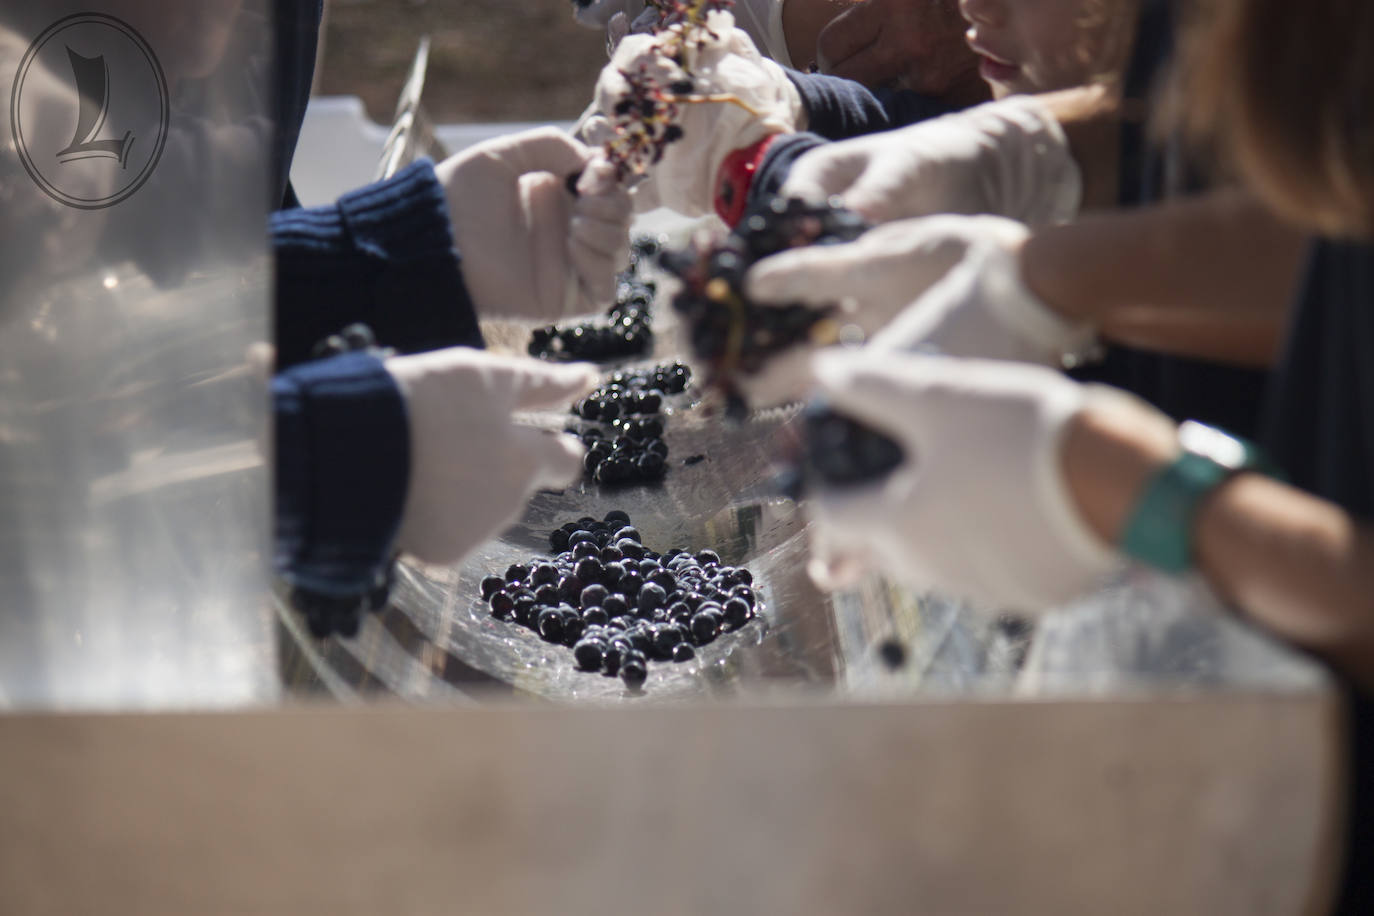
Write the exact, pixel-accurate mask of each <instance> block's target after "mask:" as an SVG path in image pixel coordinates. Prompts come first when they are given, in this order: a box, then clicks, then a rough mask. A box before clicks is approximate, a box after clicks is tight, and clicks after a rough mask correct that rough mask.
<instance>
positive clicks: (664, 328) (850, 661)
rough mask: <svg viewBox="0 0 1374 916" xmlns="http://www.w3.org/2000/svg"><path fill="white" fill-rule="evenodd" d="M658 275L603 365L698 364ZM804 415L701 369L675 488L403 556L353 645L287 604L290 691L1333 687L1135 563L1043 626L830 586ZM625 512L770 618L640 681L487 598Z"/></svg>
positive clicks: (503, 343) (548, 419)
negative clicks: (745, 412)
mask: <svg viewBox="0 0 1374 916" xmlns="http://www.w3.org/2000/svg"><path fill="white" fill-rule="evenodd" d="M659 212H660V218H659V219H657V220H656V219H655V218H654V214H650V215H649V216H648V217H647V218H645V217H641V222H640V223H639V225H638V230H639V231H640V232H646V233H652V234H657V235H659V237H660V239H669V240H670V241H669V242H668V244H675V245H681V244H684V243H685V242H686V240H687V239H688V238H690V237H691V235H692V234H693V233H694V232H696V231H697V230H699V229H700V228H701V226H702V224H701V223H699V222H698V223H684V222H682V221H681V220H679V219H678V218H676V217H669V218H666V219H665V218H661V213H662V211H659ZM647 278H651V279H656V280H658V281H659V283H660V294H659V297H658V300H659V301H658V302H657V303H656V305H655V309H654V325H653V326H654V332H655V338H656V345H655V351H656V353H655V357H654V358H653V359H647V360H635V361H631V362H629V363H623V364H615V365H607V366H605V367H604V369H605V374H610V373H611V372H613V371H614V370H615V369H617V368H622V367H624V366H640V365H653V364H655V363H661V362H670V361H672V360H673V359H675V358H680V354H679V353H678V352H677V351H678V348H677V347H676V346H675V343H676V340H675V338H676V336H677V328H676V327H675V319H674V314H673V311H672V308H671V307H670V305H669V304H668V302H667V296H666V295H664V292H665V287H664V277H663V275H661V274H659V275H657V276H654V272H653V271H649V272H648V275H647ZM576 320H577V319H568V321H567V322H565V323H571V322H574V321H576ZM484 330H485V332H486V337H487V340H488V344H489V345H490V346H491V347H492V348H493V349H498V350H509V351H512V352H518V353H523V352H524V348H525V344H526V342H527V341H528V335H529V329H528V328H525V327H523V326H519V325H494V326H490V327H486V328H485V329H484ZM698 381H699V380H698ZM798 413H799V411H798V409H797V408H795V407H793V408H778V409H773V410H764V411H755V412H754V413H753V414H752V415H751V416H750V417H749V418H748V419H747V420H746V421H745V422H742V423H740V422H732V421H729V420H727V419H726V418H725V417H724V416H723V414H722V411H721V409H720V406H719V405H718V404H717V403H715V402H713V401H712V400H710V399H705V400H703V398H702V396H701V391H700V389H699V388H698V387H697V384H696V383H694V385H693V387H692V388H691V389H689V390H688V392H687V393H685V394H683V395H676V396H671V397H669V398H668V399H667V400H666V401H665V407H664V414H665V418H666V424H665V425H666V432H665V439H666V441H667V443H668V447H669V459H668V464H669V468H670V470H669V473H668V475H667V477H666V478H665V479H664V481H663V482H662V483H661V484H658V485H654V486H631V487H624V488H618V489H603V488H602V487H599V486H597V485H596V484H592V483H582V484H579V485H577V486H574V487H572V488H569V489H567V490H563V491H560V492H541V493H539V494H536V496H535V497H534V498H533V500H531V502H530V504H529V505H528V506H527V507H526V509H525V512H524V514H523V516H522V517H521V519H520V520H519V521H518V522H517V523H516V524H515V525H514V526H513V527H512V528H510V530H508V531H506V532H504V533H503V534H502V535H500V536H499V537H497V538H495V539H493V540H491V541H489V542H487V543H486V544H484V545H482V546H481V547H480V548H479V549H478V550H476V551H475V552H474V553H473V554H472V555H471V556H469V557H468V558H467V559H466V560H465V561H464V562H463V563H461V564H459V565H455V566H449V567H435V566H429V565H423V564H417V563H415V562H413V561H403V563H402V564H401V569H400V576H399V581H398V584H397V587H396V589H395V591H394V593H393V595H392V600H391V603H390V605H389V606H388V607H387V608H386V609H385V610H384V611H383V612H382V613H381V614H379V615H376V616H371V617H369V618H367V619H366V620H364V621H363V626H362V629H361V632H360V633H359V635H358V636H357V637H356V638H354V639H351V640H350V639H338V638H330V639H328V640H324V641H318V640H314V639H311V638H310V637H309V636H308V635H306V633H305V631H304V629H303V627H302V626H301V624H300V621H299V620H298V619H297V618H295V617H294V616H293V615H292V614H291V613H290V612H289V611H286V610H285V609H284V608H282V607H281V606H280V605H278V612H279V618H280V620H281V626H282V633H283V638H282V641H281V644H282V647H283V656H282V675H283V678H284V680H285V682H286V684H287V686H288V687H290V688H293V689H295V690H298V691H319V690H325V691H328V692H330V693H332V694H333V695H335V696H342V697H356V696H360V695H370V694H374V693H384V694H395V695H399V696H402V697H407V698H412V699H436V700H454V699H461V698H464V697H466V696H468V695H469V693H470V692H472V691H481V692H490V691H492V690H493V689H494V690H498V691H499V690H512V691H518V692H521V693H523V694H528V695H534V696H539V697H545V698H549V699H554V700H572V701H591V702H615V701H620V700H633V701H643V700H646V699H650V700H652V699H688V698H694V697H696V698H700V697H709V696H718V695H729V694H734V693H751V694H753V693H758V692H763V691H771V690H774V689H803V690H807V691H810V692H816V691H822V692H824V691H832V692H837V693H841V694H844V695H849V696H855V697H903V696H911V695H913V694H924V695H941V696H949V695H965V694H980V695H986V694H1007V693H1013V692H1014V693H1017V694H1021V695H1044V694H1065V693H1070V694H1082V693H1092V694H1099V695H1100V694H1110V693H1114V692H1126V691H1137V690H1140V689H1161V688H1163V689H1174V688H1189V689H1220V688H1227V689H1235V688H1247V689H1252V688H1264V689H1279V690H1284V689H1307V688H1311V687H1313V686H1315V685H1318V684H1320V683H1321V682H1322V677H1323V675H1322V673H1321V671H1320V669H1319V668H1318V667H1317V666H1316V665H1314V664H1313V663H1312V662H1310V661H1309V660H1307V659H1306V658H1304V657H1301V656H1299V655H1297V654H1296V653H1294V652H1292V651H1290V650H1288V649H1286V648H1284V647H1282V646H1280V645H1278V644H1276V643H1274V642H1273V641H1271V640H1269V639H1267V638H1265V637H1263V636H1261V635H1259V634H1257V633H1256V632H1254V631H1252V630H1251V629H1249V628H1248V627H1246V626H1244V625H1242V624H1240V623H1238V622H1236V620H1235V619H1234V618H1233V617H1232V616H1230V615H1228V614H1227V613H1226V611H1225V609H1224V608H1222V607H1221V606H1220V604H1219V603H1218V602H1217V601H1216V599H1215V598H1214V597H1213V596H1212V595H1211V594H1210V593H1209V592H1208V591H1207V589H1206V587H1205V586H1203V585H1201V584H1200V583H1198V582H1196V581H1192V580H1182V581H1179V580H1174V579H1170V578H1168V577H1164V576H1159V575H1155V574H1152V573H1149V572H1147V571H1144V570H1141V569H1136V568H1131V569H1127V570H1125V571H1123V573H1122V574H1121V575H1120V576H1119V577H1117V578H1116V579H1115V580H1114V581H1112V582H1111V583H1109V584H1108V586H1107V587H1106V588H1104V589H1103V590H1102V591H1101V592H1099V593H1097V594H1094V595H1090V596H1088V597H1086V598H1084V599H1083V600H1081V601H1079V602H1076V603H1074V604H1073V605H1071V606H1068V607H1065V608H1063V609H1058V610H1055V611H1052V612H1050V613H1048V614H1045V615H1043V616H1041V617H1039V618H1037V619H1036V620H1034V621H1032V620H1026V619H1019V618H1015V617H1010V616H1007V615H1000V614H998V613H996V612H992V611H988V610H987V609H978V608H974V607H972V606H970V605H968V604H966V603H964V602H960V601H955V600H950V599H949V598H946V597H943V596H940V595H935V594H920V593H916V592H913V591H912V590H910V589H908V588H905V587H903V586H901V585H899V584H896V583H894V582H891V581H889V580H887V579H885V578H882V577H879V576H871V577H869V578H868V579H867V580H865V581H863V582H861V583H860V584H859V585H858V586H856V587H855V588H852V589H849V590H846V591H842V592H837V593H834V594H830V595H827V594H823V593H821V592H820V591H818V590H817V589H816V588H815V587H814V586H813V585H812V583H811V581H810V580H809V578H808V577H807V575H806V561H807V533H806V518H805V514H804V512H803V511H802V510H801V508H800V507H799V506H798V505H797V504H795V503H793V502H792V501H790V500H788V499H785V498H783V497H782V496H780V495H778V493H777V490H776V488H775V487H774V485H773V476H774V473H775V470H776V469H775V467H774V460H775V458H776V457H777V456H778V455H779V454H780V453H786V452H787V450H788V448H789V446H795V437H796V436H797V428H798V427H799V425H800V424H799V422H798ZM523 419H524V420H525V421H526V422H529V423H531V424H534V425H538V426H541V427H544V428H547V429H550V430H559V429H564V428H570V427H574V426H577V425H579V424H580V421H578V420H577V419H576V418H575V417H573V416H572V414H571V413H569V412H566V411H563V412H560V411H546V412H542V413H533V414H529V415H526V416H525V417H524V418H523ZM697 456H700V459H699V460H694V461H693V463H691V464H685V463H684V462H685V460H687V459H696V458H697ZM611 509H622V510H624V511H625V512H628V513H629V515H630V517H631V519H632V520H633V521H634V524H635V526H636V527H637V528H639V530H640V531H641V533H642V534H643V535H644V541H645V543H646V544H647V545H648V546H649V547H651V548H653V549H654V550H658V551H660V552H662V551H665V550H668V549H671V548H674V547H683V548H687V549H690V550H702V549H706V548H710V549H712V550H715V551H716V552H717V553H719V554H720V556H721V559H722V561H723V562H725V563H729V564H732V565H736V566H745V567H748V568H749V570H750V571H751V572H752V573H753V574H754V587H755V591H756V592H757V594H758V595H759V597H760V599H761V601H762V603H761V605H760V611H759V615H758V617H757V618H756V619H755V620H753V621H750V622H749V623H748V624H747V625H746V626H745V627H743V628H742V629H741V630H739V631H737V632H735V633H727V634H724V635H722V636H721V637H720V638H719V639H717V640H716V641H715V642H713V643H711V644H710V645H708V646H705V647H703V648H701V649H699V650H698V653H697V657H696V658H694V659H693V660H691V661H689V662H684V663H680V664H675V663H672V662H651V663H650V664H649V678H648V680H647V681H646V682H645V684H644V686H643V688H642V689H640V690H629V689H627V688H626V687H625V686H624V685H623V684H622V683H621V681H620V680H619V679H618V678H607V677H602V676H601V675H598V674H593V673H588V672H582V671H578V670H576V668H575V665H574V662H573V658H572V650H571V649H568V648H566V647H563V646H559V645H554V644H550V643H545V642H544V641H542V640H541V639H540V638H539V637H538V636H537V635H535V634H534V633H533V632H531V631H530V630H527V629H525V628H524V627H520V626H517V625H515V624H513V623H506V622H502V621H498V620H496V619H494V618H493V617H491V615H490V613H489V612H488V609H487V606H486V603H485V602H483V601H482V600H481V596H480V594H479V583H480V582H481V580H482V577H483V576H486V575H489V574H491V573H498V574H499V573H501V572H503V571H504V570H505V568H506V567H507V566H508V565H509V564H511V563H513V562H515V561H517V560H519V561H524V560H526V559H528V558H529V557H530V556H532V555H535V554H547V553H548V551H549V545H548V540H547V538H548V534H549V532H550V531H552V530H553V529H554V528H557V527H558V526H559V525H561V524H563V523H564V522H567V521H573V520H576V519H577V518H580V517H582V516H586V515H590V516H595V517H596V518H601V517H602V516H604V515H605V513H606V512H608V511H610V510H611ZM889 640H896V641H898V642H899V643H900V644H901V645H902V647H903V649H904V656H905V659H904V663H903V664H901V665H900V666H899V667H895V668H894V667H892V666H891V665H890V664H888V663H886V662H885V661H884V660H883V658H882V653H881V652H880V651H879V646H880V645H881V644H882V643H883V642H884V641H889Z"/></svg>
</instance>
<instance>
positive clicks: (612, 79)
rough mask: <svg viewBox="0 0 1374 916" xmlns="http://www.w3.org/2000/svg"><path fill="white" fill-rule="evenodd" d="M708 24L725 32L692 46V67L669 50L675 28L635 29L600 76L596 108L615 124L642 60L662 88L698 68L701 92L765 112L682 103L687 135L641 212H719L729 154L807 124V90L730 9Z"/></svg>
mask: <svg viewBox="0 0 1374 916" xmlns="http://www.w3.org/2000/svg"><path fill="white" fill-rule="evenodd" d="M707 22H708V25H709V26H710V28H711V30H712V31H713V32H714V33H715V34H716V35H717V36H719V37H718V38H716V39H712V40H708V41H707V42H706V43H705V44H703V45H700V46H698V45H691V46H689V47H688V49H687V51H686V57H687V59H686V60H685V61H684V64H685V69H684V67H683V66H679V65H678V64H677V63H675V62H673V61H672V60H670V59H669V58H668V56H667V55H666V54H664V53H663V50H662V49H663V47H664V44H665V35H667V34H668V33H667V32H664V33H660V34H657V35H630V36H628V37H626V38H625V39H624V40H622V41H621V42H620V44H619V46H618V47H617V48H616V51H615V54H614V55H613V56H612V57H611V62H610V63H609V64H607V65H606V67H605V68H604V69H603V70H602V71H601V76H600V78H598V79H597V82H596V96H595V102H594V105H595V108H596V110H597V111H599V112H600V113H601V115H602V116H604V117H606V118H609V119H610V120H611V121H612V122H613V121H614V111H615V106H616V103H618V102H619V101H621V100H622V99H624V98H625V97H626V96H627V95H628V93H629V91H630V88H629V83H628V82H627V81H626V79H625V76H624V75H623V74H624V73H633V72H637V71H638V70H639V68H640V67H641V66H642V65H643V66H645V67H646V68H647V72H648V74H649V75H650V76H651V77H652V78H653V79H654V80H655V81H656V82H657V83H658V84H660V85H662V86H668V85H669V84H671V83H673V82H676V81H679V80H685V79H689V77H688V75H687V71H691V73H692V74H693V76H692V77H690V79H691V81H692V83H693V86H694V93H693V94H694V95H717V94H728V95H732V96H734V97H735V98H737V99H739V101H741V102H743V103H744V104H745V105H747V106H749V108H750V109H752V110H753V112H756V113H757V114H754V113H751V112H750V111H749V110H746V109H745V108H743V107H741V106H739V105H736V104H733V103H730V102H700V103H689V102H680V103H679V105H678V110H679V112H680V117H679V120H678V125H679V126H680V127H681V128H682V131H683V137H682V139H680V140H678V141H677V142H675V143H670V144H668V145H667V147H665V149H664V153H663V158H662V159H661V160H660V161H659V162H658V164H657V165H655V166H653V167H652V169H651V170H650V172H649V177H648V178H647V179H646V180H645V181H642V182H640V184H639V185H638V186H637V187H636V189H635V195H634V196H635V209H636V210H637V211H639V212H641V213H642V212H645V211H646V210H649V209H653V207H654V206H664V207H669V208H671V209H673V210H676V211H677V212H679V213H683V214H686V215H688V216H701V215H704V214H708V213H712V212H714V207H713V201H714V198H715V190H716V174H717V172H718V171H719V170H720V164H721V162H723V161H724V159H725V157H726V156H727V155H729V154H730V153H731V152H732V151H734V150H737V149H742V148H744V147H748V146H751V145H753V144H754V143H757V142H758V141H759V140H762V139H763V138H764V137H767V136H769V135H770V134H775V133H783V132H787V131H794V130H797V129H799V128H800V127H801V126H802V122H803V118H804V109H803V108H802V102H801V96H800V95H799V94H798V92H797V89H796V87H795V86H793V85H792V81H791V80H789V79H788V78H787V74H786V73H785V72H784V71H783V69H782V68H781V67H779V66H778V65H777V64H776V63H774V62H773V61H771V60H768V59H767V58H765V57H763V56H762V55H760V54H759V52H758V49H757V48H756V47H754V43H753V42H752V41H750V39H749V36H748V35H746V34H745V33H744V32H742V31H741V30H739V29H736V28H734V19H733V18H732V17H731V16H730V14H729V13H724V12H715V13H712V14H711V15H710V17H709V18H708V20H707ZM675 28H676V27H675ZM670 31H671V30H670ZM607 127H609V125H607V124H604V123H603V124H601V125H598V126H597V128H596V129H595V130H592V129H588V130H587V131H585V132H584V133H583V135H584V136H586V137H587V138H588V141H589V142H595V141H597V140H600V139H602V138H603V137H604V136H606V134H605V131H606V129H607ZM647 185H652V187H646V186H647Z"/></svg>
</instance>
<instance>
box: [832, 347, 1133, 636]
mask: <svg viewBox="0 0 1374 916" xmlns="http://www.w3.org/2000/svg"><path fill="white" fill-rule="evenodd" d="M815 363H816V366H815V373H816V378H817V380H818V383H819V391H820V394H821V396H822V397H824V398H825V399H826V401H827V403H828V404H829V405H830V407H831V408H833V409H834V410H836V411H838V412H839V413H842V414H845V415H847V416H850V417H852V418H853V419H855V420H857V421H859V422H860V423H863V424H865V425H867V426H870V427H872V428H873V429H875V430H877V431H879V432H882V433H884V434H885V435H888V436H890V437H892V438H893V439H894V440H896V441H897V442H899V443H900V444H901V446H902V448H903V449H904V450H905V452H906V456H907V457H906V461H905V462H904V463H903V464H902V465H901V466H899V467H898V468H897V469H896V470H894V471H893V472H892V473H891V474H890V475H888V476H887V477H885V478H883V479H882V480H881V481H878V482H875V483H873V484H866V485H862V486H859V487H854V488H844V489H839V488H831V489H823V490H821V491H820V492H818V493H816V494H815V495H814V498H813V499H811V500H810V501H809V502H808V504H807V506H808V510H809V512H810V514H811V517H812V520H813V528H814V530H815V532H816V535H817V537H816V538H815V540H814V542H813V557H812V560H811V563H810V565H809V571H810V572H811V575H812V577H813V578H814V579H815V580H816V582H817V584H818V585H820V586H821V587H822V588H827V589H830V588H837V587H841V586H843V585H847V584H850V583H852V582H853V581H854V580H855V578H856V577H857V576H859V575H861V574H862V573H864V572H866V571H869V570H882V571H884V572H885V573H887V574H888V575H891V576H892V577H894V578H896V579H900V580H902V581H904V582H906V583H908V584H909V585H911V586H914V587H916V588H920V589H932V590H936V591H941V592H945V593H948V594H953V595H960V596H963V597H966V598H970V599H972V600H974V601H976V602H979V603H982V604H985V605H987V606H989V607H991V608H996V609H1008V610H1020V611H1040V610H1044V609H1047V608H1050V607H1053V606H1054V605H1057V604H1061V603H1063V602H1065V601H1068V600H1069V599H1071V598H1073V597H1075V596H1076V595H1079V594H1081V593H1083V592H1085V591H1087V590H1089V589H1090V588H1092V587H1093V585H1094V584H1096V583H1097V582H1098V581H1099V580H1101V579H1102V578H1103V577H1105V576H1106V575H1107V574H1108V573H1109V572H1111V571H1112V570H1113V569H1114V567H1115V566H1116V564H1117V562H1118V559H1117V554H1116V553H1115V552H1114V551H1113V550H1111V549H1110V548H1109V547H1108V546H1107V545H1106V544H1104V543H1102V541H1101V540H1099V539H1098V538H1097V537H1096V535H1094V534H1093V532H1092V531H1091V530H1090V529H1089V528H1088V526H1087V524H1086V523H1085V522H1084V521H1083V519H1082V517H1081V516H1080V514H1079V512H1078V509H1077V507H1076V506H1075V505H1074V503H1073V499H1072V496H1071V494H1070V493H1069V490H1068V485H1067V483H1066V481H1065V480H1064V475H1063V472H1062V470H1061V466H1060V448H1061V445H1060V441H1061V438H1062V436H1063V432H1064V429H1065V425H1066V423H1067V422H1068V421H1069V420H1070V419H1071V418H1072V417H1073V416H1074V415H1075V414H1076V413H1077V412H1078V411H1079V410H1081V409H1082V408H1083V407H1084V406H1085V404H1086V403H1087V402H1088V400H1089V398H1091V397H1123V396H1124V395H1120V394H1119V393H1118V394H1112V393H1110V390H1109V389H1090V388H1087V387H1085V386H1082V385H1078V384H1077V383H1075V382H1071V381H1069V380H1068V379H1066V378H1065V377H1064V376H1062V375H1060V374H1059V373H1057V372H1053V371H1051V370H1049V369H1045V368H1042V367H1038V366H1025V365H1016V364H1013V363H1003V362H996V361H984V360H961V359H950V358H948V357H938V356H913V355H899V354H892V353H874V352H871V351H857V352H850V353H841V352H827V353H820V354H817V355H816V357H815Z"/></svg>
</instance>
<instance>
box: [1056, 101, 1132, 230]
mask: <svg viewBox="0 0 1374 916" xmlns="http://www.w3.org/2000/svg"><path fill="white" fill-rule="evenodd" d="M1036 98H1037V99H1038V100H1039V101H1040V102H1041V103H1042V104H1044V105H1045V107H1046V108H1048V109H1049V110H1050V112H1051V113H1052V114H1053V115H1054V117H1055V120H1057V121H1058V122H1059V126H1060V127H1062V128H1063V129H1064V135H1065V136H1066V137H1067V138H1068V141H1069V151H1070V152H1071V153H1072V154H1073V159H1074V162H1076V163H1077V164H1078V171H1079V174H1080V175H1081V177H1082V181H1083V210H1084V211H1085V212H1089V211H1094V210H1106V209H1110V208H1112V207H1114V206H1116V201H1117V184H1118V181H1119V175H1120V159H1121V156H1120V142H1121V104H1122V103H1121V100H1120V98H1119V96H1118V94H1117V93H1116V92H1115V91H1114V90H1113V89H1111V88H1110V87H1108V86H1101V85H1099V86H1083V87H1080V88H1077V89H1064V90H1061V91H1059V92H1048V93H1044V94H1042V95H1038V96H1036Z"/></svg>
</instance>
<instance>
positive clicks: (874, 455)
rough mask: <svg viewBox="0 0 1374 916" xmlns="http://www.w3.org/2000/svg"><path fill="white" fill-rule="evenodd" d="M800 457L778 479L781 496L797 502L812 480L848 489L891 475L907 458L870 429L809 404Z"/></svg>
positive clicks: (819, 405) (828, 410)
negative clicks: (782, 494)
mask: <svg viewBox="0 0 1374 916" xmlns="http://www.w3.org/2000/svg"><path fill="white" fill-rule="evenodd" d="M803 429H804V433H803V438H802V448H801V453H800V456H799V457H798V459H797V460H796V461H794V462H793V463H792V464H791V466H790V467H789V468H787V469H786V470H784V471H783V472H782V474H781V475H780V477H779V480H778V484H779V489H781V490H782V492H783V493H784V495H786V496H790V497H791V498H793V499H800V498H801V496H802V495H803V494H804V493H805V492H806V490H807V489H808V488H810V487H811V486H812V485H814V483H815V481H817V480H819V481H820V482H822V483H824V484H826V485H828V486H832V487H850V486H856V485H858V484H862V483H867V482H869V481H873V480H876V479H878V478H880V477H882V476H884V475H885V474H889V473H891V472H892V471H893V470H895V469H896V467H897V466H898V465H899V464H901V463H902V461H903V459H904V458H905V457H906V455H905V453H904V452H903V450H902V447H901V446H900V445H898V444H897V443H896V442H894V441H893V440H891V439H889V438H888V437H887V436H885V435H883V434H882V433H880V432H878V431H876V430H874V429H873V428H871V427H868V426H865V425H863V424H862V423H859V422H857V421H856V420H853V419H850V418H849V417H846V416H843V415H841V414H838V413H835V412H834V411H833V410H830V409H828V408H827V407H826V406H825V405H824V404H812V405H811V406H809V407H808V408H807V410H806V414H805V416H804V419H803Z"/></svg>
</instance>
